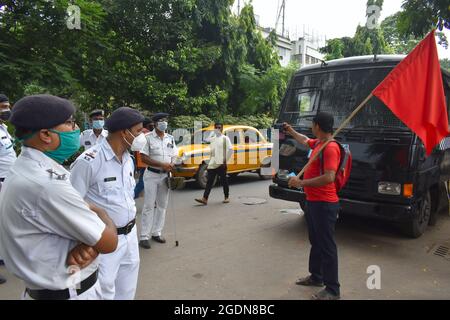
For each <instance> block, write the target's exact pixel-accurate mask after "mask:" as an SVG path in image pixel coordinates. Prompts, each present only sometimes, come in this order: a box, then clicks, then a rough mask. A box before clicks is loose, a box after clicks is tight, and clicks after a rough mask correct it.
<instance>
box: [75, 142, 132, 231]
mask: <svg viewBox="0 0 450 320" xmlns="http://www.w3.org/2000/svg"><path fill="white" fill-rule="evenodd" d="M70 181H71V182H72V185H73V187H74V188H75V189H76V190H77V191H78V192H79V193H80V195H81V196H82V197H83V198H84V199H85V200H86V201H87V202H89V203H93V204H95V205H97V206H99V207H100V208H103V209H105V210H106V212H107V213H108V216H109V217H110V218H111V219H112V220H113V221H114V223H115V224H116V226H117V227H118V228H121V227H124V226H126V225H127V224H128V223H129V222H130V221H131V220H133V219H134V218H135V217H136V204H135V202H134V187H135V185H136V182H135V180H134V164H133V160H132V159H131V157H130V154H129V153H128V152H125V153H124V154H123V156H122V162H120V161H119V159H118V158H117V156H116V155H115V153H114V151H113V150H112V149H111V146H110V144H109V142H108V140H105V141H103V142H102V143H101V144H99V145H96V146H94V147H93V148H91V149H90V150H87V151H85V152H84V153H83V154H81V155H80V156H79V157H78V158H77V160H75V162H74V164H73V165H72V169H71V175H70Z"/></svg>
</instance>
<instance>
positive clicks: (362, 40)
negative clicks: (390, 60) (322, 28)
mask: <svg viewBox="0 0 450 320" xmlns="http://www.w3.org/2000/svg"><path fill="white" fill-rule="evenodd" d="M370 5H378V6H379V7H380V8H381V7H382V6H383V0H369V1H368V2H367V6H370ZM366 15H367V14H366ZM320 51H321V52H322V53H324V54H325V59H326V60H332V59H340V58H344V57H353V56H362V55H372V54H393V53H394V50H393V49H392V48H391V46H390V45H389V43H388V42H387V41H386V39H385V37H384V34H383V30H382V29H381V28H374V29H369V28H367V27H366V26H358V27H357V28H356V32H355V35H354V36H353V38H349V37H344V38H336V39H330V40H328V41H327V44H326V46H325V47H323V48H321V49H320Z"/></svg>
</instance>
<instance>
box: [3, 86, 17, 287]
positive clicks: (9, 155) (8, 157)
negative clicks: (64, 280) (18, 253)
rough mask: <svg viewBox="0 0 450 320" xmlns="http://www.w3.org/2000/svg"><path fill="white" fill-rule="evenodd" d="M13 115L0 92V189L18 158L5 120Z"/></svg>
mask: <svg viewBox="0 0 450 320" xmlns="http://www.w3.org/2000/svg"><path fill="white" fill-rule="evenodd" d="M10 115H11V106H10V104H9V99H8V97H7V96H5V95H4V94H0V190H1V189H2V182H3V181H5V178H6V175H7V174H8V171H9V168H11V166H12V165H13V164H14V162H15V161H16V159H17V156H16V152H15V151H14V148H13V139H12V138H11V136H10V135H9V133H8V127H7V126H6V124H5V121H8V120H9V117H10ZM3 264H4V262H3V259H2V257H1V256H0V265H3ZM5 282H6V279H5V278H3V277H2V275H0V284H3V283H5Z"/></svg>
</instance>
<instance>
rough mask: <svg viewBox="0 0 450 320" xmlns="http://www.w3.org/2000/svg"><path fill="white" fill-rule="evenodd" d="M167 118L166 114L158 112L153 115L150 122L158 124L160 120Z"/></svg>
mask: <svg viewBox="0 0 450 320" xmlns="http://www.w3.org/2000/svg"><path fill="white" fill-rule="evenodd" d="M168 116H169V114H168V113H164V112H160V113H156V114H154V115H153V117H152V120H153V121H154V122H158V121H159V120H161V119H164V118H167V117H168Z"/></svg>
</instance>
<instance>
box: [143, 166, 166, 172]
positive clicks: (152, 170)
mask: <svg viewBox="0 0 450 320" xmlns="http://www.w3.org/2000/svg"><path fill="white" fill-rule="evenodd" d="M147 170H148V171H151V172H154V173H166V172H165V171H164V170H158V169H153V168H150V167H148V168H147Z"/></svg>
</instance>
